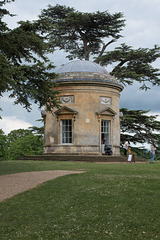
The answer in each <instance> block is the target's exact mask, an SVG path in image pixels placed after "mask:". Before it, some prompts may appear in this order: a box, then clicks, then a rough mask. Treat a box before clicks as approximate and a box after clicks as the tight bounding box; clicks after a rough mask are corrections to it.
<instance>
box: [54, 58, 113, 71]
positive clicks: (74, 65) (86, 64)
mask: <svg viewBox="0 0 160 240" xmlns="http://www.w3.org/2000/svg"><path fill="white" fill-rule="evenodd" d="M69 72H70V73H71V72H91V73H103V74H108V72H107V71H106V69H105V68H104V67H101V66H100V65H99V64H97V63H95V62H90V61H85V60H76V61H71V62H69V63H67V64H65V65H63V66H62V67H61V68H60V69H59V70H58V71H57V73H58V74H60V73H69Z"/></svg>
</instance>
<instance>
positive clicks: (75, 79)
mask: <svg viewBox="0 0 160 240" xmlns="http://www.w3.org/2000/svg"><path fill="white" fill-rule="evenodd" d="M56 73H57V74H58V77H57V78H56V79H55V80H54V82H57V83H61V84H64V83H65V84H73V83H74V84H89V83H90V84H93V83H94V84H98V83H99V84H108V85H110V86H111V87H115V86H117V87H118V88H119V89H120V91H121V90H122V89H123V87H122V86H121V85H120V84H119V83H118V82H117V80H116V79H115V78H114V77H113V76H111V75H110V74H109V73H108V72H107V70H106V69H105V68H104V67H102V66H100V65H99V64H97V63H94V62H91V61H86V60H75V61H70V62H68V63H67V64H64V65H63V66H62V67H61V68H60V69H58V70H57V71H56Z"/></svg>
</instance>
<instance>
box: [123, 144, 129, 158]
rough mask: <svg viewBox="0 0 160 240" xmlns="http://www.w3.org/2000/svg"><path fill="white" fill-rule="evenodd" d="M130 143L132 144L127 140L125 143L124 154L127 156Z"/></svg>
mask: <svg viewBox="0 0 160 240" xmlns="http://www.w3.org/2000/svg"><path fill="white" fill-rule="evenodd" d="M129 144H130V141H126V142H125V143H124V144H123V149H124V156H125V157H126V156H127V152H128V148H129Z"/></svg>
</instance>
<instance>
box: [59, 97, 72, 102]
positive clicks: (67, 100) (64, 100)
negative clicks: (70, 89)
mask: <svg viewBox="0 0 160 240" xmlns="http://www.w3.org/2000/svg"><path fill="white" fill-rule="evenodd" d="M60 102H61V103H74V96H61V97H60Z"/></svg>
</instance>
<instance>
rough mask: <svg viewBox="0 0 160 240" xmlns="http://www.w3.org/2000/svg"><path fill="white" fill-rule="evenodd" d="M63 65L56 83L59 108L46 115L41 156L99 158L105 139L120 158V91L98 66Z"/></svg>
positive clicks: (82, 62)
mask: <svg viewBox="0 0 160 240" xmlns="http://www.w3.org/2000/svg"><path fill="white" fill-rule="evenodd" d="M66 65H67V64H66ZM66 65H64V66H63V67H62V68H61V69H60V70H59V71H58V74H59V77H58V78H57V79H56V80H55V81H56V82H57V83H58V85H57V87H56V89H57V90H59V91H60V95H59V97H60V101H61V106H62V107H61V108H60V109H53V112H52V113H48V112H47V113H46V115H45V132H44V134H45V138H44V153H59V154H86V155H89V154H91V155H101V154H103V153H104V151H103V147H104V145H103V144H102V143H103V140H104V138H106V144H107V145H110V146H111V147H112V151H113V155H119V148H120V119H119V97H120V92H121V91H122V89H123V87H122V86H121V85H120V84H119V83H118V82H117V81H116V80H115V79H114V78H113V77H111V76H110V75H109V74H108V73H107V71H106V70H105V68H102V67H101V66H99V65H98V64H96V65H95V63H92V62H89V61H81V60H77V61H72V62H70V63H69V64H68V65H69V66H68V67H67V66H66ZM76 65H77V66H78V65H80V67H76ZM88 65H89V66H88ZM81 69H82V70H81Z"/></svg>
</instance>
